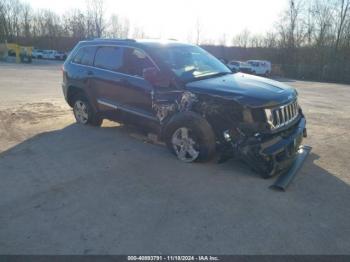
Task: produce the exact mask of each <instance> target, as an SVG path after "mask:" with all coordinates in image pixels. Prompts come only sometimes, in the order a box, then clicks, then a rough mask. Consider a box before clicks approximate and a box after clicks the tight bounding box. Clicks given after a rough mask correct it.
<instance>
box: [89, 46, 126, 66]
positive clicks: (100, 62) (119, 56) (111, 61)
mask: <svg viewBox="0 0 350 262" xmlns="http://www.w3.org/2000/svg"><path fill="white" fill-rule="evenodd" d="M94 65H95V66H96V67H99V68H102V69H107V70H112V71H120V69H121V67H122V65H123V48H122V47H114V46H113V47H112V46H103V47H99V48H98V49H97V51H96V56H95V63H94Z"/></svg>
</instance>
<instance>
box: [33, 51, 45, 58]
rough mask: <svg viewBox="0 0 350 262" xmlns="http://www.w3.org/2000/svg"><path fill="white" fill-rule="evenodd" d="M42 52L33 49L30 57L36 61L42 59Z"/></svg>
mask: <svg viewBox="0 0 350 262" xmlns="http://www.w3.org/2000/svg"><path fill="white" fill-rule="evenodd" d="M43 52H44V51H43V50H40V49H33V51H32V57H33V58H36V59H42V58H43V55H44V54H43Z"/></svg>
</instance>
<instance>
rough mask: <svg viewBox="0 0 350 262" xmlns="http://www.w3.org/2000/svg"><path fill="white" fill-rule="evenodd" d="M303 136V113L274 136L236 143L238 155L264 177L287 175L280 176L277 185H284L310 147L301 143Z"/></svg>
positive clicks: (293, 174)
mask: <svg viewBox="0 0 350 262" xmlns="http://www.w3.org/2000/svg"><path fill="white" fill-rule="evenodd" d="M306 136H307V132H306V120H305V118H304V117H302V118H300V120H299V121H298V123H296V124H294V125H293V127H291V128H290V129H289V130H287V131H283V132H281V133H279V134H276V135H273V136H268V135H267V136H265V137H263V136H261V135H260V136H255V137H252V138H249V139H246V140H245V141H244V142H243V143H242V144H240V145H239V146H238V147H237V146H236V145H235V146H236V149H238V154H239V156H240V157H241V158H242V159H243V160H245V162H246V163H247V164H248V165H249V166H250V167H252V169H253V170H254V171H256V172H258V173H260V174H261V175H262V176H263V177H264V178H269V177H272V176H275V175H278V174H280V175H281V176H280V177H283V176H286V177H287V176H289V178H290V179H284V180H283V181H282V179H281V180H280V181H282V182H283V183H282V182H280V183H278V184H277V186H276V187H280V189H285V188H286V187H287V186H288V184H289V182H290V181H291V180H292V178H293V177H294V176H295V174H296V173H297V171H298V169H299V168H300V166H301V165H302V163H303V162H304V160H305V158H306V156H307V155H308V153H309V152H310V150H309V147H304V148H303V147H302V146H301V143H302V140H303V138H304V137H306ZM291 170H294V171H293V172H291ZM288 171H289V172H288ZM287 180H288V181H287ZM286 182H288V183H286Z"/></svg>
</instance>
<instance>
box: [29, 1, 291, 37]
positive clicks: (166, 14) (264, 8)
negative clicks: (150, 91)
mask: <svg viewBox="0 0 350 262" xmlns="http://www.w3.org/2000/svg"><path fill="white" fill-rule="evenodd" d="M26 2H28V3H30V4H31V5H32V7H34V8H47V9H51V10H53V11H56V12H57V13H60V14H63V13H65V12H66V11H67V10H69V9H71V8H79V9H81V10H84V8H85V3H86V2H85V0H60V1H57V0H54V1H48V0H26ZM105 3H106V13H107V16H109V15H110V14H111V13H115V14H117V15H120V16H123V17H128V18H129V20H130V21H131V23H132V24H133V25H137V26H139V27H142V28H143V30H144V31H145V33H146V34H147V35H148V36H150V37H163V38H176V39H179V40H187V39H188V38H189V37H191V35H192V37H193V35H194V31H195V29H194V28H195V24H196V21H197V19H198V20H199V21H200V24H201V27H202V39H205V38H210V39H219V38H220V37H222V35H223V34H224V33H225V34H226V36H227V38H228V40H230V38H231V37H232V35H234V34H237V33H239V32H241V31H242V30H244V29H248V30H249V31H251V32H252V33H257V34H259V33H261V34H263V33H265V32H266V31H268V30H270V29H272V28H273V26H274V22H275V21H276V20H278V18H279V17H280V15H281V12H282V11H283V9H284V8H285V7H286V5H287V0H122V1H121V0H114V1H113V0H106V1H105Z"/></svg>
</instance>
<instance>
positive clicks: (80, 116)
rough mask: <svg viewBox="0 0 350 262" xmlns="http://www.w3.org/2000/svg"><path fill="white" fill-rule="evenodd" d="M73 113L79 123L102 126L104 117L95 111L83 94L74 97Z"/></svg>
mask: <svg viewBox="0 0 350 262" xmlns="http://www.w3.org/2000/svg"><path fill="white" fill-rule="evenodd" d="M73 101H74V102H73V113H74V117H75V120H76V121H77V123H78V124H82V125H88V124H89V125H92V126H101V125H102V122H103V119H102V118H101V117H99V116H98V115H97V114H96V112H94V110H93V108H92V107H91V105H90V103H89V101H88V100H87V98H86V97H85V96H84V95H83V94H77V95H76V96H75V97H74V99H73Z"/></svg>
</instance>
